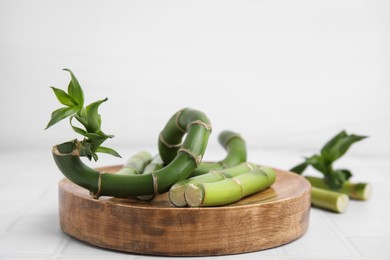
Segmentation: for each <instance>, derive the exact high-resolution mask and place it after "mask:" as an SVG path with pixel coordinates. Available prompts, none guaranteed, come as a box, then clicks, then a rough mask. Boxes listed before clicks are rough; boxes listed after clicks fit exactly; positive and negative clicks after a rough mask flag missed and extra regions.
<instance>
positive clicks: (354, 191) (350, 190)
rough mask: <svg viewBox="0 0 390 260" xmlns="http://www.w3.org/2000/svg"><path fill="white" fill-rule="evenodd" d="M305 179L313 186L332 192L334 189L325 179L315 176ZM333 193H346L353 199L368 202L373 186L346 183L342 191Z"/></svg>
mask: <svg viewBox="0 0 390 260" xmlns="http://www.w3.org/2000/svg"><path fill="white" fill-rule="evenodd" d="M305 177H306V179H307V180H308V181H309V182H310V183H311V185H312V186H314V187H317V188H321V189H326V190H331V191H332V189H331V188H330V187H329V186H328V185H327V184H326V182H325V181H324V179H322V178H319V177H314V176H305ZM333 191H337V192H340V193H344V194H346V195H347V196H348V197H350V198H351V199H355V200H368V199H369V198H370V197H371V194H372V186H371V184H369V183H352V182H349V181H346V182H344V184H343V186H342V187H341V188H340V189H338V190H333Z"/></svg>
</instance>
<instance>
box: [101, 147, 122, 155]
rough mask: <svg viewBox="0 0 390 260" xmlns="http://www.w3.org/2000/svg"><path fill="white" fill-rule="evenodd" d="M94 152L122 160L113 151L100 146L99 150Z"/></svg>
mask: <svg viewBox="0 0 390 260" xmlns="http://www.w3.org/2000/svg"><path fill="white" fill-rule="evenodd" d="M96 152H97V153H106V154H110V155H113V156H115V157H119V158H122V157H121V156H120V155H119V154H118V153H117V152H116V151H115V150H113V149H111V148H108V147H103V146H100V147H99V148H97V149H96Z"/></svg>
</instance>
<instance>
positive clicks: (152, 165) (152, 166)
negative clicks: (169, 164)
mask: <svg viewBox="0 0 390 260" xmlns="http://www.w3.org/2000/svg"><path fill="white" fill-rule="evenodd" d="M162 168H164V163H163V161H162V160H161V157H160V155H156V156H155V157H153V159H152V160H151V161H150V162H149V164H148V165H146V166H145V169H144V170H143V172H142V173H141V174H151V173H152V172H155V171H158V170H160V169H162ZM154 196H155V195H154V194H152V195H140V196H137V198H138V199H140V200H152V199H153V198H154Z"/></svg>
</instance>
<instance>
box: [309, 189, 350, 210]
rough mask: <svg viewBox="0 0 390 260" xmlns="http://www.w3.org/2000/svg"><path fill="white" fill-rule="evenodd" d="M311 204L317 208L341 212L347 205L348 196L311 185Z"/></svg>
mask: <svg viewBox="0 0 390 260" xmlns="http://www.w3.org/2000/svg"><path fill="white" fill-rule="evenodd" d="M311 204H312V205H313V206H315V207H318V208H323V209H327V210H330V211H334V212H338V213H343V212H344V211H345V210H346V208H347V207H348V204H349V198H348V196H347V195H345V194H344V193H339V192H335V191H330V190H326V189H321V188H317V187H314V186H312V188H311Z"/></svg>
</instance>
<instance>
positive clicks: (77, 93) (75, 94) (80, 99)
mask: <svg viewBox="0 0 390 260" xmlns="http://www.w3.org/2000/svg"><path fill="white" fill-rule="evenodd" d="M64 70H65V71H68V72H69V73H70V76H71V80H70V83H69V85H68V94H69V95H70V96H71V97H72V98H73V99H74V100H75V101H76V102H77V104H78V105H79V106H80V107H79V108H80V109H81V108H82V107H83V106H84V93H83V90H82V89H81V86H80V83H79V81H78V80H77V78H76V77H75V75H74V74H73V72H72V71H71V70H70V69H64Z"/></svg>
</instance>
